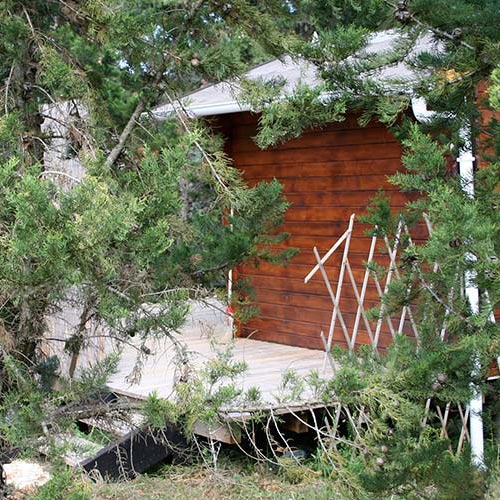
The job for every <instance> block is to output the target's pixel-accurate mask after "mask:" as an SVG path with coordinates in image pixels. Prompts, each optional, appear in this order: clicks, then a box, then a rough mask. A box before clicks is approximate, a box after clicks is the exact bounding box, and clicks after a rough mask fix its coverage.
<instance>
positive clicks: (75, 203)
mask: <svg viewBox="0 0 500 500" xmlns="http://www.w3.org/2000/svg"><path fill="white" fill-rule="evenodd" d="M287 15H289V11H288V10H287V9H286V8H284V6H283V5H282V3H281V2H279V1H273V2H266V4H265V5H264V4H262V3H260V4H258V5H257V4H255V3H254V2H249V1H247V0H241V1H237V2H233V3H231V4H225V3H220V2H211V1H208V2H204V1H197V2H190V1H183V0H179V1H168V2H156V1H142V0H141V1H130V2H121V1H116V0H109V1H108V0H104V1H103V0H89V1H72V0H71V1H68V2H41V1H35V2H27V1H26V2H24V1H21V2H18V1H16V2H14V1H10V0H7V1H5V2H2V4H1V6H0V30H1V32H2V37H1V38H2V40H1V42H0V44H1V46H0V47H1V49H0V50H1V54H2V58H1V61H0V79H1V81H2V82H3V88H2V98H1V110H2V111H1V116H0V139H1V141H0V142H1V145H0V148H1V150H0V159H1V161H0V193H1V204H0V299H1V303H2V307H1V309H0V339H1V347H2V352H6V353H10V354H12V355H14V356H15V357H18V358H19V359H22V360H23V362H24V361H26V360H29V363H33V364H34V365H36V364H37V363H39V362H42V363H43V362H44V360H43V355H42V354H41V352H40V350H39V347H40V343H41V342H42V339H43V336H44V334H45V333H46V317H47V315H48V314H50V313H52V312H54V311H55V310H56V309H57V308H58V307H59V306H60V304H61V303H62V301H63V300H66V299H68V297H69V296H71V298H72V299H74V300H75V301H76V302H77V303H79V304H80V305H82V308H83V311H82V315H81V318H80V326H79V327H78V329H77V331H75V332H74V335H73V336H72V337H71V338H69V339H68V340H67V341H66V343H65V349H66V350H67V351H68V352H69V353H71V354H72V355H73V359H74V360H76V359H77V356H78V353H79V352H80V351H81V349H82V348H83V347H85V345H86V342H87V329H88V325H89V322H90V321H94V322H95V321H97V322H101V323H102V324H105V325H106V326H107V327H108V328H109V329H110V334H111V335H112V336H113V337H114V338H122V339H127V338H129V337H131V336H135V335H138V336H140V337H142V338H145V337H146V336H147V335H151V334H156V335H166V336H172V335H174V332H175V331H176V330H177V329H178V327H179V326H180V325H181V324H182V322H183V319H184V317H185V315H186V312H187V311H188V308H187V306H186V300H187V299H188V298H190V297H192V296H193V295H194V294H195V293H209V292H210V291H212V290H213V289H214V288H218V287H219V288H220V287H222V288H223V287H224V283H225V275H226V273H227V271H228V270H229V269H231V268H232V267H233V266H234V265H235V264H236V263H237V262H241V261H243V260H245V259H251V258H252V259H255V258H261V259H269V260H273V259H274V260H282V259H283V258H286V257H287V255H286V254H283V255H277V254H275V253H273V252H271V251H269V250H268V247H269V246H270V245H271V244H272V243H273V241H275V240H276V238H279V237H280V236H279V235H275V236H269V237H265V235H266V234H267V233H271V232H273V229H274V228H275V227H276V226H277V225H278V224H279V223H280V221H281V220H282V216H283V212H284V210H285V209H286V207H287V205H286V203H285V202H284V200H283V198H282V195H281V186H280V185H279V184H278V183H276V182H273V183H270V184H261V185H259V186H257V187H255V188H253V189H250V188H248V187H246V186H245V185H244V184H243V182H242V181H241V179H240V174H239V173H238V172H237V170H236V169H234V168H232V166H231V164H230V161H229V160H228V159H227V158H226V157H225V155H224V154H223V153H222V147H223V145H222V142H221V141H220V139H219V138H218V137H216V136H215V135H214V134H213V133H212V132H211V131H210V130H209V129H208V128H206V127H205V126H204V124H203V123H187V122H186V121H185V120H181V121H180V122H179V123H177V122H175V120H174V121H172V122H169V123H157V122H155V121H152V120H150V119H149V118H148V116H147V111H148V110H149V109H151V107H152V106H154V105H155V104H158V103H159V102H161V101H162V100H167V101H168V99H175V98H177V97H179V96H180V95H182V94H183V93H185V92H186V91H188V90H192V89H194V88H196V87H197V86H199V85H200V84H204V83H206V82H207V81H213V80H219V79H223V78H228V77H230V76H232V75H235V74H238V73H240V72H241V71H243V70H244V69H245V68H246V67H248V65H250V64H253V63H256V62H259V61H261V60H263V59H264V58H266V57H271V56H272V55H274V54H276V53H277V51H280V52H281V51H282V50H283V45H284V44H285V45H286V44H289V45H290V46H292V45H293V44H294V43H296V40H297V38H296V37H295V35H294V34H293V33H291V32H290V30H287V29H286V28H285V26H286V23H283V24H282V25H281V26H282V27H279V25H278V23H276V22H275V20H276V18H277V17H286V16H287ZM61 103H65V104H61ZM58 105H63V107H64V109H66V108H67V110H68V113H67V116H64V113H63V114H62V116H59V115H57V114H56V115H54V114H53V112H54V110H56V109H57V106H58ZM173 118H174V117H173ZM61 120H62V122H63V123H62V127H59V128H58V126H57V123H58V121H59V122H60V121H61ZM47 122H48V123H49V125H50V124H52V125H53V124H54V122H55V123H56V126H54V127H51V126H49V127H48V128H47V127H46V126H45V124H46V123H47ZM59 125H60V124H59ZM60 130H62V132H60ZM60 133H62V135H63V136H64V137H62V138H61V137H60V135H58V134H60ZM61 139H63V140H64V141H66V142H67V143H68V151H67V152H66V153H65V154H66V157H65V156H64V154H61V153H60V152H57V153H56V154H53V150H52V149H51V148H53V145H54V144H55V145H57V144H58V141H60V140H61ZM56 151H57V150H56ZM71 158H75V159H77V160H78V161H79V162H81V164H82V165H83V166H84V167H85V170H86V174H85V176H84V177H83V178H82V179H72V178H71V175H70V174H71V172H68V171H65V170H64V168H65V167H64V165H65V163H64V162H65V161H66V160H68V159H71ZM68 177H69V181H68V183H69V186H70V188H67V187H65V186H67V185H68V183H66V184H65V183H64V182H63V181H64V180H65V179H66V180H67V179H68ZM231 209H233V210H234V215H233V216H231V217H230V218H228V214H229V211H230V210H231ZM224 217H225V218H226V219H227V220H228V222H229V224H227V225H224V224H222V220H223V218H224ZM283 236H284V235H282V236H281V237H283ZM202 290H204V292H203V291H202ZM145 303H148V304H151V307H149V306H148V307H147V308H145V307H144V304H145ZM153 304H154V305H155V307H152V305H153ZM4 382H5V383H7V382H8V381H4Z"/></svg>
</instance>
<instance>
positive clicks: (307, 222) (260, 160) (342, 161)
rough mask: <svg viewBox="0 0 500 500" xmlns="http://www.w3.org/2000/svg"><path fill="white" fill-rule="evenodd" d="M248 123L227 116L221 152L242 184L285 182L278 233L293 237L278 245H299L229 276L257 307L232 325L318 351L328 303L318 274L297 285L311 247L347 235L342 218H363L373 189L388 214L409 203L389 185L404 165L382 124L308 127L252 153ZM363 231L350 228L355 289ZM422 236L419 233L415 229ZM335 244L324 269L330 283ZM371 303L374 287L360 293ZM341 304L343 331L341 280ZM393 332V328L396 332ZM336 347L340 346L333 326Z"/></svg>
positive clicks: (362, 333) (365, 245)
mask: <svg viewBox="0 0 500 500" xmlns="http://www.w3.org/2000/svg"><path fill="white" fill-rule="evenodd" d="M256 124H257V119H256V117H255V116H253V115H251V114H250V113H240V114H235V115H229V116H228V117H226V118H225V119H224V127H223V128H224V132H225V133H227V134H228V135H229V141H228V144H227V152H228V154H230V155H231V157H232V158H233V160H234V164H235V166H236V167H238V168H239V169H241V171H242V172H243V176H244V178H245V180H246V181H247V182H248V183H249V184H250V185H255V184H256V183H258V182H261V181H263V180H264V181H269V180H272V179H274V178H276V179H278V180H279V181H280V182H281V183H282V184H283V185H284V193H285V195H286V197H287V198H288V200H289V201H290V203H291V204H292V206H291V207H290V209H289V210H288V211H287V213H286V216H285V223H284V224H283V226H282V227H281V228H280V230H281V231H286V232H288V233H290V235H291V236H290V239H289V240H288V241H286V242H284V243H283V244H282V245H281V246H280V248H288V247H297V248H299V249H300V253H299V254H298V255H297V256H296V257H294V258H293V259H292V260H291V261H290V262H289V263H288V264H287V265H285V266H276V265H270V264H267V263H261V264H260V265H259V266H258V267H250V266H242V267H241V268H240V269H238V270H237V276H239V277H240V278H248V279H249V280H250V282H251V283H252V284H253V287H254V288H255V294H256V305H257V306H258V307H259V309H260V314H259V316H258V317H256V318H254V319H252V320H250V321H249V322H247V323H246V324H244V325H240V327H239V332H238V334H239V335H240V336H244V337H246V336H251V337H252V338H256V339H259V340H268V341H272V342H279V343H284V344H290V345H295V346H300V347H309V348H316V349H322V347H323V346H322V343H321V340H320V332H321V331H324V332H325V335H327V333H328V329H329V324H330V318H331V313H332V303H331V300H330V298H329V296H328V292H327V290H326V287H325V285H324V283H323V281H322V278H321V274H320V273H319V272H318V273H317V275H316V276H315V277H314V278H313V279H312V280H311V281H310V282H309V283H308V284H307V285H305V284H304V277H305V276H306V275H307V274H308V272H309V271H310V270H311V268H312V267H313V266H314V264H315V262H316V261H315V258H314V255H313V246H316V247H318V250H319V251H320V253H321V254H324V253H325V252H326V251H327V250H328V249H329V248H330V247H331V246H332V245H333V244H334V243H335V241H336V240H337V238H338V237H339V236H340V235H341V234H342V233H343V232H344V231H345V230H346V228H347V224H348V221H349V217H350V215H351V214H352V213H356V214H357V215H361V214H363V213H365V212H366V206H367V204H368V203H369V200H370V198H372V197H373V196H375V194H376V193H377V191H378V190H379V189H381V188H383V189H384V190H385V191H386V192H387V193H388V194H390V195H391V197H392V204H393V207H394V208H401V207H403V206H404V205H405V204H406V203H407V202H408V201H409V200H410V199H415V197H414V196H412V195H406V194H403V193H401V192H399V191H397V189H396V188H395V187H394V186H392V185H391V184H390V183H389V182H388V179H387V176H389V175H391V174H394V173H395V172H397V171H399V170H401V169H402V165H401V147H400V145H399V143H398V142H397V141H396V139H395V138H394V137H393V136H392V135H391V134H390V132H389V131H388V130H387V128H386V127H385V126H383V125H382V124H380V123H376V122H372V123H370V124H368V126H367V127H366V128H360V127H359V126H358V124H357V117H356V116H354V115H352V116H349V117H348V118H347V119H346V120H345V121H344V122H341V123H335V124H331V125H328V126H326V127H325V128H323V129H320V130H310V131H307V132H306V133H304V134H303V135H302V136H301V137H300V138H298V139H294V140H291V141H289V142H287V143H285V144H281V145H279V146H277V147H273V148H269V149H266V150H260V149H259V148H258V147H257V146H256V145H255V143H254V141H253V139H252V138H253V137H254V136H255V135H256V133H257V130H256ZM366 229H367V226H365V225H362V224H360V223H357V224H356V225H355V230H354V234H353V238H352V241H351V251H350V254H349V255H350V262H351V264H352V267H353V272H354V275H355V277H356V281H357V284H358V287H359V288H361V283H362V280H363V275H364V269H365V268H364V265H363V262H364V261H365V260H366V259H367V256H368V250H369V245H370V238H368V237H367V236H366V235H365V231H366ZM422 231H423V228H418V231H417V232H419V233H420V232H422ZM342 248H343V247H342ZM342 248H341V249H340V250H339V251H338V254H335V255H334V256H333V257H332V258H331V259H330V260H329V262H328V265H327V266H326V270H327V273H328V275H329V277H330V278H331V282H332V284H333V285H334V287H335V286H336V283H337V281H338V275H339V267H340V262H341V253H342ZM377 255H378V260H379V262H382V263H384V262H385V263H386V262H387V255H386V253H385V251H384V249H382V248H378V249H377ZM371 283H373V282H371ZM378 304H379V301H378V293H377V290H376V288H375V286H374V285H373V284H372V285H370V286H369V287H368V290H367V306H368V307H372V306H376V305H378ZM340 306H341V310H342V314H343V317H344V320H345V322H346V324H347V326H348V327H352V325H353V323H354V318H355V315H356V309H357V302H356V298H355V294H354V292H353V289H352V287H351V285H350V283H349V278H348V276H347V275H346V276H345V279H344V288H343V292H342V298H341V302H340ZM397 326H398V325H397V322H394V327H395V329H397ZM409 327H410V325H409V324H408V323H406V324H405V330H406V331H410V330H409ZM391 338H392V337H391V333H390V330H389V328H388V326H387V324H384V327H383V329H382V333H381V336H380V346H381V347H382V348H384V347H386V346H387V345H389V343H390V342H391ZM368 342H369V336H368V332H367V330H366V327H365V326H364V324H363V322H361V327H360V330H359V333H358V337H357V344H358V345H359V344H365V343H368ZM334 344H337V345H341V346H344V347H345V345H346V342H345V340H344V336H343V333H342V330H341V328H340V325H339V322H338V321H337V327H336V330H335V333H334Z"/></svg>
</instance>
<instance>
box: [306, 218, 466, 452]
mask: <svg viewBox="0 0 500 500" xmlns="http://www.w3.org/2000/svg"><path fill="white" fill-rule="evenodd" d="M424 219H425V226H426V228H427V231H428V234H429V235H430V234H431V233H432V225H431V223H430V221H429V219H428V218H427V217H424ZM354 221H355V214H352V215H351V217H350V219H349V224H348V227H347V229H346V231H345V232H344V233H343V234H342V235H341V236H340V237H339V238H338V240H337V241H336V242H335V243H334V244H333V245H332V247H331V248H330V249H329V250H328V251H327V252H326V253H325V255H323V256H322V257H321V256H320V254H319V252H318V249H317V248H316V247H314V249H313V252H314V256H315V258H316V265H315V266H314V267H313V268H312V270H311V271H310V272H309V274H308V275H307V276H306V277H305V279H304V282H305V283H306V284H307V283H308V282H309V281H310V280H311V279H312V278H313V276H314V275H315V274H316V273H317V272H318V271H319V272H320V274H321V276H322V278H323V281H324V284H325V286H326V289H327V291H328V295H329V296H330V299H331V301H332V315H331V321H330V326H329V330H328V336H327V337H326V338H325V335H324V332H323V331H321V332H320V336H321V339H322V342H323V345H324V348H325V362H324V369H326V365H327V363H329V365H330V367H331V369H332V371H333V372H334V373H335V369H336V368H335V361H334V360H333V358H332V356H331V354H330V351H331V347H332V342H333V340H334V336H335V333H336V326H337V322H338V324H339V325H340V330H341V332H342V335H343V338H344V340H345V343H346V345H347V348H348V349H349V350H354V348H355V345H356V340H357V336H358V333H359V329H360V324H361V321H363V324H364V326H365V329H366V332H367V334H368V338H369V341H370V345H371V346H372V347H373V348H374V349H377V348H378V347H379V341H380V334H381V331H382V327H383V324H384V322H385V323H386V324H387V328H388V330H389V332H390V334H391V336H392V338H393V339H394V338H395V337H396V335H398V334H401V333H403V332H404V325H405V322H406V321H408V322H409V324H410V328H411V333H412V335H413V336H414V338H415V340H416V342H417V345H418V343H419V340H420V335H419V331H418V327H417V324H416V322H415V319H414V314H413V312H412V308H411V305H405V306H403V307H402V309H401V311H399V312H398V313H397V314H392V315H389V314H386V312H387V311H386V310H385V304H384V301H383V297H384V295H385V294H386V293H387V291H388V289H389V286H390V284H391V282H392V280H393V279H394V278H396V279H400V278H401V275H400V271H399V268H398V263H397V257H398V251H399V246H400V242H401V237H402V235H403V234H404V235H405V237H406V238H407V240H408V242H409V244H410V245H412V244H413V241H412V238H411V235H410V232H409V230H408V227H407V226H406V225H405V224H404V223H403V222H402V221H400V222H399V224H398V226H397V229H396V233H395V237H394V240H393V243H392V245H391V242H390V241H389V238H388V237H387V236H377V233H375V235H374V236H372V238H371V241H370V246H369V251H368V258H367V260H366V261H365V262H366V265H365V271H364V274H363V280H362V282H361V286H359V285H358V283H357V282H356V278H355V275H354V272H353V270H352V266H351V263H350V261H349V249H350V245H351V237H352V234H353V229H354ZM378 243H382V245H383V247H384V249H385V251H386V252H387V256H388V258H389V264H388V266H386V267H385V277H383V278H382V279H381V278H380V277H379V276H378V273H376V272H375V271H374V269H373V267H372V265H373V264H376V262H375V250H376V248H377V244H378ZM342 245H343V254H342V260H341V264H340V267H339V274H338V280H337V287H336V290H335V292H334V290H333V287H332V284H331V281H330V277H329V276H328V274H327V271H326V269H325V264H326V262H327V261H328V260H329V259H330V258H331V257H332V255H334V253H335V252H336V251H340V250H341V248H342ZM437 270H438V264H435V265H434V271H437ZM346 275H347V279H346ZM370 280H371V281H372V282H373V285H374V286H375V289H376V291H377V296H378V299H379V300H380V308H379V311H380V312H379V315H378V318H377V319H376V321H375V325H372V324H371V323H370V321H369V319H368V317H367V308H366V302H365V301H366V292H367V289H368V286H369V282H370ZM346 283H347V285H346ZM349 285H350V286H351V288H352V292H353V294H354V297H355V300H356V303H357V310H356V315H355V319H354V323H353V324H352V326H351V327H350V328H348V326H347V324H346V321H345V320H344V316H343V314H342V310H341V306H340V304H341V297H342V293H343V291H344V289H345V287H346V286H349ZM410 291H411V290H410V289H408V290H407V292H408V294H409V293H410ZM370 309H371V307H370ZM446 316H447V314H445V319H444V322H443V326H442V328H441V330H440V332H439V336H440V338H441V340H444V339H445V336H446ZM431 409H433V411H431ZM335 411H336V415H335V418H334V421H336V422H338V419H339V418H340V414H341V413H343V414H344V415H345V416H346V418H347V419H348V420H349V422H350V424H351V426H352V428H353V430H354V431H355V433H357V434H360V426H361V425H363V426H365V428H367V430H369V421H370V420H369V418H368V416H367V415H366V414H365V412H364V409H363V408H362V407H359V408H357V410H356V411H357V417H356V418H354V417H353V416H352V412H351V410H349V408H348V407H346V406H344V405H342V404H339V405H338V407H337V409H336V410H335ZM431 414H432V415H433V416H434V415H435V417H434V418H431ZM452 414H453V415H455V416H456V417H457V418H454V419H453V420H454V421H453V425H455V426H456V425H458V427H459V431H458V433H459V436H458V439H457V443H456V446H455V447H454V448H453V447H452V446H451V444H450V452H452V453H456V454H459V453H460V452H461V451H462V449H463V445H464V443H465V442H470V436H469V431H468V427H467V426H468V423H469V417H470V408H469V407H468V406H466V407H464V405H462V404H461V403H456V402H448V403H447V404H446V405H445V407H444V408H442V407H441V406H440V405H439V404H438V403H437V402H435V401H433V400H432V399H427V401H426V402H425V410H424V418H423V420H422V428H423V429H424V428H425V426H426V425H430V424H431V423H432V424H433V425H439V426H440V427H441V437H446V438H448V437H449V428H450V426H451V425H452V419H451V415H452ZM331 431H334V432H333V434H334V435H335V432H336V431H335V429H331ZM332 437H334V436H332Z"/></svg>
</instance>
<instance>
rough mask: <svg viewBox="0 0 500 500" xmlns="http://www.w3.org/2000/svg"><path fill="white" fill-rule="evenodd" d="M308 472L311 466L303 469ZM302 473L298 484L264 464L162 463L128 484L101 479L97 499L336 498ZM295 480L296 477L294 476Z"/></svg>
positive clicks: (314, 477) (327, 486)
mask: <svg viewBox="0 0 500 500" xmlns="http://www.w3.org/2000/svg"><path fill="white" fill-rule="evenodd" d="M305 471H310V469H305ZM310 472H311V473H308V472H305V473H304V474H303V477H302V478H300V479H301V482H300V483H295V484H292V483H291V482H290V478H289V477H287V476H285V475H282V474H280V473H277V472H276V471H274V470H271V469H269V467H268V466H266V465H264V464H255V465H250V464H246V465H245V464H242V463H238V462H230V461H223V463H221V464H219V466H218V469H217V471H215V470H214V469H213V468H211V467H206V466H205V465H203V464H195V465H173V466H164V467H162V468H161V469H159V470H158V471H156V472H155V473H154V474H151V475H141V476H140V477H138V478H137V479H135V480H134V481H130V482H127V483H114V484H113V483H105V482H100V483H97V484H96V485H95V486H94V499H96V500H97V499H98V500H139V499H145V500H146V499H147V500H160V499H161V500H166V499H168V500H198V499H199V500H202V499H203V500H215V499H217V500H220V499H231V500H264V499H269V500H285V499H286V500H324V499H327V498H328V499H332V500H335V499H336V498H339V497H336V496H335V494H334V492H333V491H332V487H331V484H329V483H328V482H327V481H326V480H324V479H322V478H320V477H318V475H317V474H315V473H312V471H310ZM293 480H294V481H297V478H295V477H294V478H293Z"/></svg>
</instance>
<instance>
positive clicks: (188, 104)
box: [152, 30, 438, 119]
mask: <svg viewBox="0 0 500 500" xmlns="http://www.w3.org/2000/svg"><path fill="white" fill-rule="evenodd" d="M401 36H402V35H401V33H400V32H398V31H396V30H388V31H384V32H380V33H377V34H375V35H374V36H372V37H371V38H370V39H369V41H368V44H367V45H366V47H365V48H364V49H363V51H362V52H361V53H360V54H363V55H364V54H373V55H383V54H384V53H385V52H389V51H391V50H393V49H394V47H395V44H396V43H397V41H398V40H400V39H401ZM437 47H438V42H436V41H435V40H434V39H433V38H432V36H431V35H430V34H426V35H424V36H421V37H420V38H418V39H417V41H416V43H415V44H414V46H413V48H412V50H411V51H409V53H408V54H407V55H406V57H405V58H404V59H403V60H402V61H400V62H398V63H395V64H387V65H386V66H384V67H383V68H381V69H379V70H378V71H377V72H376V73H375V74H372V75H371V76H373V77H374V78H375V79H376V80H377V81H379V82H382V83H385V84H387V85H388V86H391V87H396V86H397V90H398V91H399V92H401V91H403V92H412V89H413V88H414V85H415V82H416V80H418V75H417V73H416V71H415V69H414V68H413V67H412V65H411V63H410V61H411V60H413V59H414V58H415V57H416V56H417V55H418V54H419V53H422V52H436V51H437V50H438V49H437ZM278 78H279V79H281V80H282V81H284V86H283V90H282V93H283V96H289V95H292V94H293V92H294V89H296V87H297V86H298V85H299V84H302V85H308V86H310V87H313V88H314V87H317V86H318V85H320V84H321V83H322V82H323V80H322V79H321V76H320V71H319V68H317V67H316V66H314V65H313V64H312V63H310V62H307V61H305V60H304V59H300V58H292V57H290V56H284V57H283V58H281V59H273V60H272V61H269V62H266V63H263V64H259V65H258V66H255V67H254V68H252V69H250V70H249V71H247V72H246V73H244V74H243V75H242V76H241V77H240V78H235V79H233V80H230V81H223V82H219V83H215V84H210V85H206V86H204V87H202V88H200V89H198V90H195V91H194V92H191V93H189V94H187V95H185V96H183V97H181V98H179V99H178V100H177V101H175V102H174V103H173V104H172V103H166V104H163V105H160V106H158V107H156V108H155V109H154V110H153V112H152V113H153V115H154V116H155V117H156V118H159V119H162V118H163V119H164V118H168V117H169V116H171V115H172V114H173V113H174V111H175V110H182V111H185V112H186V113H187V114H188V115H190V116H192V117H201V116H208V115H222V114H227V113H238V112H243V111H251V110H252V109H251V106H250V105H249V104H248V103H246V102H245V101H244V100H243V99H242V98H241V92H242V89H241V85H240V82H241V80H242V79H246V80H253V81H262V82H266V81H267V82H269V81H272V80H276V79H278ZM396 82H397V83H396Z"/></svg>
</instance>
